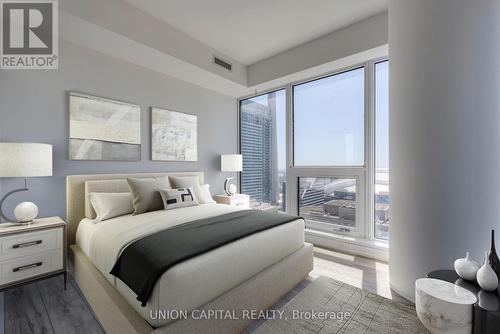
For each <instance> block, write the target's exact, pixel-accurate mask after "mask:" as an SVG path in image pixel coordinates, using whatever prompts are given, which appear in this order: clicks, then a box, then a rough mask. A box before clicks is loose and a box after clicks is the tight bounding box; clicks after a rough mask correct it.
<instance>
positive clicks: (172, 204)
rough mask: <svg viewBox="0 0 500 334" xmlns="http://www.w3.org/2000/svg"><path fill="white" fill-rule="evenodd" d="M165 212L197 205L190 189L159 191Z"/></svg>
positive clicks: (196, 200) (194, 195)
mask: <svg viewBox="0 0 500 334" xmlns="http://www.w3.org/2000/svg"><path fill="white" fill-rule="evenodd" d="M160 195H161V198H162V200H163V206H164V207H165V210H170V209H176V208H184V207H187V206H195V205H199V204H200V203H198V199H197V198H196V194H195V193H194V190H193V188H192V187H189V188H179V189H160Z"/></svg>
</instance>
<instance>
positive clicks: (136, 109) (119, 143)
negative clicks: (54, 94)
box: [69, 92, 141, 161]
mask: <svg viewBox="0 0 500 334" xmlns="http://www.w3.org/2000/svg"><path fill="white" fill-rule="evenodd" d="M69 158H70V160H107V161H111V160H116V161H139V160H141V107H140V106H139V105H137V104H132V103H127V102H121V101H116V100H111V99H106V98H102V97H97V96H92V95H86V94H81V93H76V92H70V94H69Z"/></svg>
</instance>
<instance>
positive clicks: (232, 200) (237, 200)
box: [214, 194, 250, 208]
mask: <svg viewBox="0 0 500 334" xmlns="http://www.w3.org/2000/svg"><path fill="white" fill-rule="evenodd" d="M214 200H215V202H217V203H219V204H227V205H235V206H241V207H245V208H249V207H250V196H248V195H245V194H234V195H233V196H229V195H215V196H214Z"/></svg>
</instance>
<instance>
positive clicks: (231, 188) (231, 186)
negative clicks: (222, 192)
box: [227, 183, 237, 196]
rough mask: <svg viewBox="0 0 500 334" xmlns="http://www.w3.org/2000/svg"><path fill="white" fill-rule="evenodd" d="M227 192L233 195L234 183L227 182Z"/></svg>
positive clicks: (234, 191) (234, 192)
mask: <svg viewBox="0 0 500 334" xmlns="http://www.w3.org/2000/svg"><path fill="white" fill-rule="evenodd" d="M227 190H228V192H229V193H230V194H231V196H234V194H236V190H237V189H236V185H235V184H234V183H231V184H229V186H228V187H227Z"/></svg>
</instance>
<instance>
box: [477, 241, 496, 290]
mask: <svg viewBox="0 0 500 334" xmlns="http://www.w3.org/2000/svg"><path fill="white" fill-rule="evenodd" d="M489 260H490V258H489V254H488V251H486V252H484V264H483V266H482V267H481V268H479V270H478V271H477V275H476V279H477V283H478V284H479V286H480V287H481V289H483V290H485V291H493V290H496V288H497V287H498V277H497V274H496V273H495V272H494V271H493V269H491V266H490V263H489V262H490V261H489Z"/></svg>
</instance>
